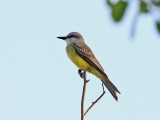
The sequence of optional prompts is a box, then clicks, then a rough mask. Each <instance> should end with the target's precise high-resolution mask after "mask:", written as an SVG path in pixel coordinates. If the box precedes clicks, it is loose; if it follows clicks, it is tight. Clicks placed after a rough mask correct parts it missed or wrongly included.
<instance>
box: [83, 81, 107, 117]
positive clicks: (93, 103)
mask: <svg viewBox="0 0 160 120" xmlns="http://www.w3.org/2000/svg"><path fill="white" fill-rule="evenodd" d="M102 88H103V93H102V94H101V95H100V96H99V97H98V98H97V100H96V101H94V102H92V105H91V106H90V107H89V108H88V109H87V111H86V112H85V113H84V116H85V115H86V114H87V113H88V111H89V110H90V109H91V108H92V107H93V106H94V105H95V104H96V103H97V102H98V101H99V100H100V99H101V98H102V97H103V95H104V94H105V93H106V92H105V90H104V86H103V83H102Z"/></svg>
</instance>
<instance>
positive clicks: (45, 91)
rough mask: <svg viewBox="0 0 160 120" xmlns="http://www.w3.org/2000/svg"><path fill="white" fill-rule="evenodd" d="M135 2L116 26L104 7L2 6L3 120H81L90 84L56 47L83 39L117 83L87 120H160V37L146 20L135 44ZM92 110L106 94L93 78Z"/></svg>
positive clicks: (48, 2)
mask: <svg viewBox="0 0 160 120" xmlns="http://www.w3.org/2000/svg"><path fill="white" fill-rule="evenodd" d="M136 9H137V8H136V3H134V2H132V4H130V6H129V8H128V12H127V13H126V16H125V17H124V19H123V21H122V22H121V23H119V24H115V23H114V22H113V21H112V19H111V17H110V11H109V9H108V7H107V6H106V4H105V0H99V1H93V0H80V1H75V0H61V1H60V0H45V1H42V0H40V1H39V0H23V1H22V0H14V1H13V0H5V1H1V2H0V16H1V19H0V96H1V98H0V120H78V119H79V120H80V116H81V115H80V113H81V110H80V109H81V94H82V87H83V80H82V79H81V78H80V77H79V75H78V74H77V70H78V69H77V67H76V66H75V65H74V64H73V63H71V61H70V60H69V59H68V58H67V55H66V52H65V47H66V43H65V42H64V41H61V40H59V39H57V38H56V37H57V36H65V35H67V34H68V33H69V32H73V31H77V32H80V33H81V34H82V35H83V37H84V39H85V41H86V43H87V44H88V46H90V48H91V49H92V50H93V52H94V54H95V56H96V57H97V59H98V60H99V61H100V63H101V65H102V66H103V68H104V70H105V72H106V74H107V75H108V76H109V78H110V80H111V81H112V82H113V83H114V84H115V85H116V86H117V88H118V89H119V90H120V92H121V93H122V94H121V95H118V96H119V101H118V102H116V101H115V100H114V99H113V97H112V96H111V95H110V93H109V92H108V90H107V89H105V90H106V94H105V95H104V96H103V98H102V99H101V100H100V101H99V102H98V103H97V104H96V105H95V106H94V107H93V108H92V109H91V110H90V111H89V113H88V114H87V115H86V117H85V120H151V119H152V120H153V119H155V120H158V119H160V114H159V113H160V103H159V101H160V88H159V85H160V70H159V69H160V62H159V61H160V35H158V33H157V31H156V30H155V25H154V23H153V19H152V18H151V16H149V15H147V16H146V15H142V16H141V17H140V18H139V19H138V24H137V27H136V35H135V38H134V39H131V38H130V31H131V25H132V19H133V17H134V15H135V12H136ZM87 78H88V79H90V82H89V83H88V85H87V92H86V99H85V109H87V108H88V107H89V106H90V105H91V103H92V101H94V100H96V98H97V97H99V95H100V94H101V93H102V88H101V81H100V80H99V79H98V78H96V77H94V76H93V75H91V74H87Z"/></svg>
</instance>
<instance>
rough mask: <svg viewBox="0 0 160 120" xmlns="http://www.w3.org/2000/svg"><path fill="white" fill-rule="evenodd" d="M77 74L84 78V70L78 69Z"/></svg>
mask: <svg viewBox="0 0 160 120" xmlns="http://www.w3.org/2000/svg"><path fill="white" fill-rule="evenodd" d="M78 74H79V76H80V77H81V78H84V72H82V70H81V69H79V70H78Z"/></svg>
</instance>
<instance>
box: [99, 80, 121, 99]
mask: <svg viewBox="0 0 160 120" xmlns="http://www.w3.org/2000/svg"><path fill="white" fill-rule="evenodd" d="M102 82H103V84H104V85H105V86H106V87H107V89H108V90H109V92H110V93H111V94H112V96H113V97H114V98H115V100H116V101H118V97H117V95H116V93H119V94H121V93H120V92H119V90H118V89H117V88H116V86H115V85H114V84H113V83H112V82H111V81H110V80H109V79H108V78H107V79H105V81H104V80H102Z"/></svg>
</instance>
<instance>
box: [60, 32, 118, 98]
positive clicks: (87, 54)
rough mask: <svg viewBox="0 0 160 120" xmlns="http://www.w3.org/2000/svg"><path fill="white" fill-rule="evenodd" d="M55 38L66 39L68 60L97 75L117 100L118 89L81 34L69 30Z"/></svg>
mask: <svg viewBox="0 0 160 120" xmlns="http://www.w3.org/2000/svg"><path fill="white" fill-rule="evenodd" d="M57 38H59V39H62V40H65V41H66V43H67V46H66V52H67V55H68V57H69V58H70V60H71V61H72V62H73V63H74V64H75V65H76V66H77V67H78V68H79V69H80V70H83V71H87V72H89V73H92V74H93V75H95V76H96V77H98V78H99V79H100V80H101V81H102V82H103V84H104V85H105V86H106V87H107V89H108V90H109V92H110V93H111V94H112V96H113V97H114V98H115V100H117V101H118V97H117V95H116V93H119V94H120V92H119V90H118V89H117V88H116V86H115V85H114V84H113V83H112V82H111V81H110V80H109V78H108V76H107V75H106V73H105V72H104V69H103V68H102V66H101V65H100V63H99V61H98V60H97V59H96V57H95V55H94V54H93V52H92V50H91V49H90V48H89V47H88V46H87V45H86V44H85V41H84V39H83V36H82V35H81V34H80V33H78V32H71V33H69V34H68V35H67V36H65V37H57Z"/></svg>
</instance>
